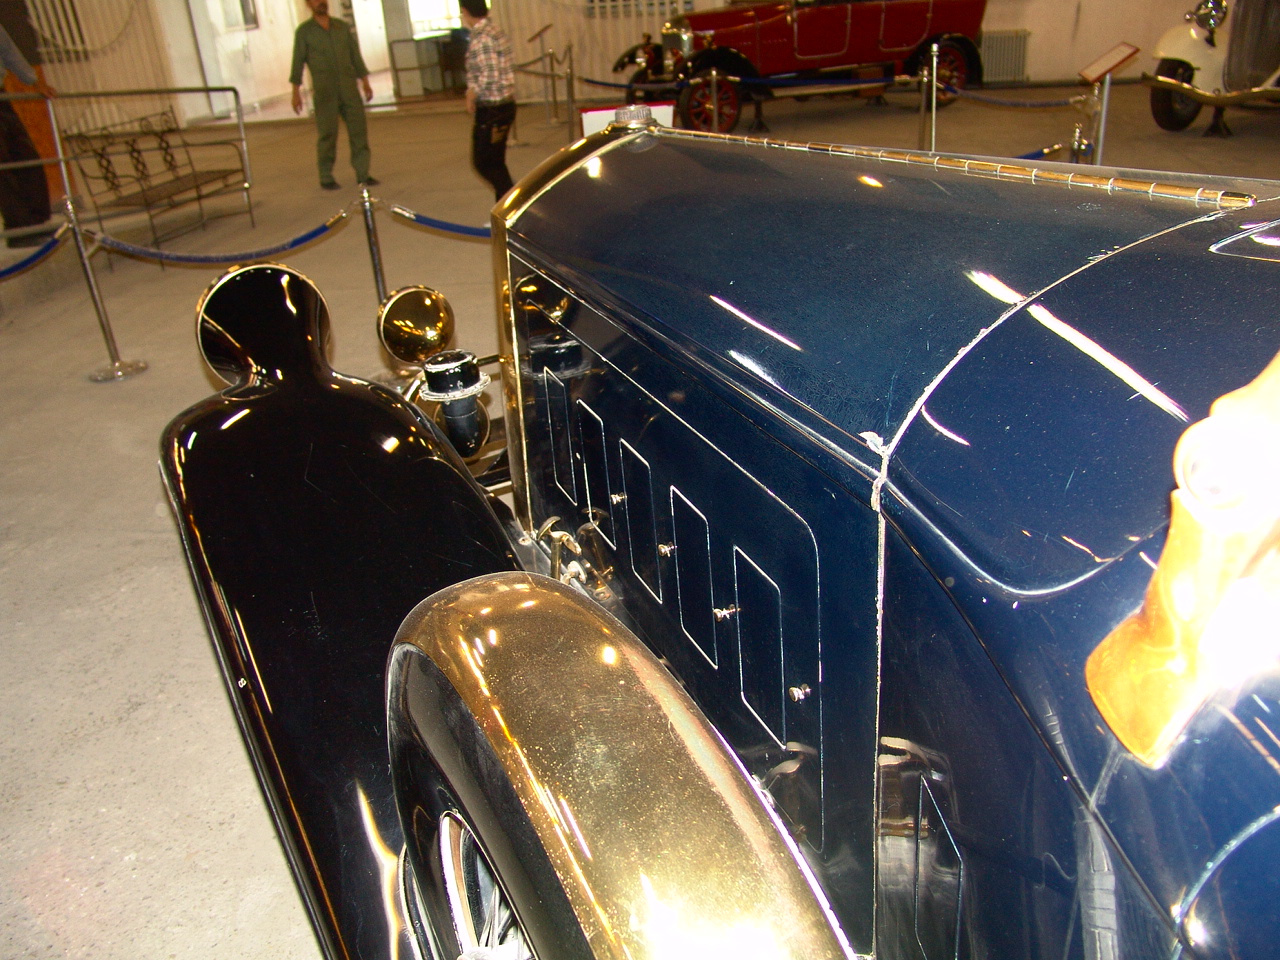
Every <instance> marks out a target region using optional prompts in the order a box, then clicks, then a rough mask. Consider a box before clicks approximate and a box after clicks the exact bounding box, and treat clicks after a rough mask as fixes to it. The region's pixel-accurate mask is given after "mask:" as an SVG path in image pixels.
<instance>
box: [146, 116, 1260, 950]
mask: <svg viewBox="0 0 1280 960" xmlns="http://www.w3.org/2000/svg"><path fill="white" fill-rule="evenodd" d="M1082 171H1084V172H1082ZM1278 198H1280V184H1276V183H1270V182H1259V181H1252V182H1242V181H1212V180H1209V179H1199V178H1189V177H1186V176H1180V175H1172V174H1171V175H1153V174H1139V173H1135V172H1133V171H1117V170H1105V169H1101V168H1078V167H1076V168H1072V167H1063V166H1056V165H1053V164H1048V165H1045V166H1042V167H1039V168H1037V169H1030V168H1027V167H1024V166H1019V165H1015V164H1013V163H1003V162H999V161H987V160H972V159H965V158H957V157H945V156H944V157H939V156H934V155H923V154H912V153H909V152H901V151H890V150H871V149H859V148H852V147H833V146H824V145H816V144H808V145H800V144H788V143H779V142H773V141H760V140H755V141H752V140H740V139H733V138H728V137H723V136H719V135H715V134H698V133H692V132H687V131H669V130H658V129H656V128H654V127H652V126H649V125H647V124H646V123H644V122H643V121H636V122H633V123H630V124H622V123H619V124H615V125H614V126H613V127H611V128H609V130H607V131H606V132H604V133H602V134H598V135H596V136H593V137H591V138H588V139H586V140H583V141H580V142H579V143H576V144H574V145H573V146H571V147H569V148H568V149H567V150H566V151H564V152H562V153H561V154H559V155H557V156H555V157H553V158H551V159H550V160H548V161H547V162H546V163H545V164H544V165H543V166H542V167H540V168H539V169H538V170H537V171H535V172H534V173H533V174H531V175H530V176H529V177H528V178H526V179H525V180H524V182H522V183H521V184H520V185H519V186H518V187H517V188H516V189H515V190H513V191H512V192H511V193H510V194H509V195H508V196H507V197H506V198H505V199H504V200H503V201H502V202H501V203H500V205H499V206H498V207H497V208H495V211H494V217H493V226H494V234H495V239H494V257H495V260H494V264H495V274H496V276H497V278H498V288H499V289H498V300H499V327H500V331H501V337H500V339H501V343H502V348H501V353H500V356H499V357H498V358H489V359H488V360H486V359H481V360H479V361H477V360H476V358H475V357H473V356H471V355H469V354H465V353H463V352H462V351H457V350H450V351H445V352H439V353H438V352H436V351H437V350H439V348H440V347H441V346H442V341H443V339H444V333H445V332H446V330H445V325H444V324H443V323H442V322H436V321H434V320H430V319H428V320H423V319H422V316H423V312H424V310H425V311H426V313H427V315H428V317H430V316H431V310H430V308H432V307H433V306H434V307H438V306H439V299H438V298H435V297H432V296H431V295H429V294H427V293H420V294H413V293H410V294H409V295H408V296H407V297H403V296H402V297H401V298H400V303H401V308H403V307H404V306H405V304H406V303H409V302H410V301H412V302H411V303H409V305H410V306H414V305H416V308H417V312H416V313H414V311H412V310H410V311H408V312H405V311H404V310H403V309H401V308H394V309H388V310H387V311H386V316H385V317H384V318H383V336H384V342H386V343H388V345H389V346H391V347H392V348H393V349H395V350H396V352H397V353H400V354H401V355H402V356H403V357H406V358H408V359H411V360H413V361H414V362H415V363H417V364H418V365H420V366H422V367H423V368H424V371H425V372H424V375H423V377H421V378H419V379H418V380H415V381H414V382H413V384H412V385H411V386H410V387H408V388H407V389H403V390H399V391H397V390H393V389H391V388H388V387H386V386H382V385H379V384H375V383H369V382H366V381H362V380H358V379H354V378H351V377H346V376H343V375H341V374H338V373H336V372H334V371H333V370H332V369H331V368H330V367H329V365H328V363H327V361H326V359H325V354H324V345H325V338H326V329H327V324H328V316H327V313H326V307H325V304H324V301H323V299H322V297H321V295H320V293H319V292H318V290H317V289H316V287H315V286H314V285H312V284H311V283H310V282H309V281H308V280H307V279H306V278H304V277H303V276H301V275H299V274H298V273H297V272H295V271H293V270H292V269H290V268H288V267H282V266H274V265H258V266H249V267H244V268H238V269H236V270H233V271H231V272H230V273H228V274H227V275H226V276H224V277H223V278H222V279H220V280H219V281H218V282H217V283H215V284H214V285H213V286H212V287H211V288H210V290H209V292H208V293H207V294H206V295H205V298H204V299H203V300H202V302H201V305H200V307H199V314H198V316H199V330H200V339H201V346H202V349H203V351H204V353H205V356H206V357H207V359H208V360H209V362H210V364H211V365H212V366H213V368H214V369H215V370H216V371H218V372H219V373H220V374H221V375H222V376H223V377H224V379H226V380H227V381H228V382H229V383H230V384H231V386H230V387H229V388H228V389H226V390H224V391H223V392H222V393H220V394H218V395H216V396H213V397H210V398H209V399H207V400H205V401H204V402H202V403H200V404H198V405H196V406H195V407H193V408H191V409H190V410H188V411H186V412H185V413H183V414H182V415H181V416H179V417H178V418H177V419H176V420H175V421H174V422H173V423H172V424H171V425H170V427H169V428H168V430H167V432H166V433H165V435H164V438H163V445H162V468H163V473H164V477H165V480H166V482H167V484H168V487H169V491H170V494H171V497H172V501H173V504H174V508H175V511H176V513H177V515H178V518H179V525H180V528H181V530H182V534H183V537H184V540H185V543H186V547H187V551H188V555H189V558H190V562H191V567H192V570H193V574H194V579H195V583H196V586H197V589H198V591H199V593H200V597H201V600H202V602H203V605H204V609H205V611H206V613H207V616H208V621H209V626H210V630H211V633H212V635H213V639H214V648H215V650H216V651H217V654H218V657H219V660H220V662H221V665H222V669H223V672H224V674H225V677H226V681H227V684H228V688H229V690H230V694H231V699H232V702H233V704H234V705H235V708H236V711H237V714H238V716H239V719H240V723H241V726H242V729H243V733H244V736H245V741H246V743H247V744H248V747H249V750H250V752H251V754H252V756H253V759H254V762H255V764H256V768H257V770H258V773H259V776H260V778H261V782H262V786H263V789H264V792H265V794H266V797H267V800H268V803H269V805H270V807H271V810H272V812H273V814H274V817H275V819H276V822H277V824H278V826H279V831H280V836H281V838H282V840H283V843H284V846H285V849H286V851H287V853H288V855H289V857H290V860H291V862H292V864H293V868H294V871H295V874H296V876H297V879H298V883H299V885H300V887H301V889H302V892H303V895H304V898H305V900H306V902H307V904H308V907H309V909H310V911H311V913H312V917H313V919H314V921H315V927H316V930H317V932H318V935H319V938H320V940H321V943H322V946H323V948H324V950H325V952H326V954H327V955H328V956H329V957H331V958H335V960H338V958H341V960H347V958H356V957H362V958H386V957H395V956H400V957H405V956H411V955H417V956H420V957H424V958H426V957H432V958H438V960H454V958H456V957H459V956H461V955H465V956H467V957H468V958H474V960H485V958H490V960H495V958H526V957H537V958H539V960H558V958H633V960H640V958H655V960H657V958H684V957H699V958H702V957H707V956H732V957H735V958H756V957H760V958H773V957H796V958H801V957H802V958H819V957H852V956H877V957H883V958H915V957H923V958H929V960H937V958H944V957H945V958H959V957H973V958H977V957H989V958H998V960H1006V958H1045V960H1048V958H1053V960H1061V958H1080V960H1111V958H1138V957H1142V958H1147V957H1151V958H1156V957H1159V958H1169V960H1174V958H1193V957H1195V958H1204V960H1208V958H1220V957H1221V958H1226V957H1241V958H1245V957H1247V958H1259V957H1270V956H1274V955H1275V954H1276V952H1277V951H1278V950H1280V947H1278V946H1277V944H1280V922H1278V918H1280V910H1277V908H1276V903H1277V899H1278V898H1280V868H1278V867H1277V864H1280V823H1278V822H1277V821H1278V820H1280V672H1278V670H1277V658H1278V657H1280V633H1278V632H1277V627H1276V625H1277V623H1280V558H1278V557H1277V541H1278V539H1280V533H1278V530H1280V527H1277V517H1278V516H1280V496H1277V493H1276V490H1277V489H1280V488H1278V487H1277V483H1276V477H1277V471H1278V463H1277V461H1278V460H1280V444H1278V443H1277V439H1278V438H1280V367H1277V365H1274V364H1272V365H1271V366H1269V364H1271V361H1272V359H1273V357H1275V356H1276V354H1277V351H1278V350H1280V311H1277V307H1276V303H1277V288H1278V286H1280V285H1278V284H1277V282H1276V281H1277V277H1280V263H1277V260H1278V259H1280V199H1278ZM673 223H678V224H679V225H680V233H679V237H678V241H679V242H676V243H673V242H672V240H673V237H672V234H671V224H673ZM447 280H448V278H440V282H441V283H442V284H447ZM415 298H416V299H415ZM415 351H416V352H415ZM491 365H497V366H499V367H500V368H501V381H502V384H503V397H504V403H503V406H504V407H505V410H504V411H502V412H501V413H500V411H499V410H497V409H495V410H494V411H492V415H491V416H490V414H489V412H487V411H486V410H485V408H484V406H483V404H479V403H477V400H476V394H477V392H478V391H479V390H481V389H482V388H483V386H484V383H483V381H484V374H483V368H484V367H486V366H491ZM1264 370H1265V371H1266V372H1265V373H1264ZM1246 385H1250V386H1248V388H1247V389H1241V388H1245V387H1246ZM424 398H425V399H424ZM1219 398H1222V399H1221V400H1220V399H1219ZM414 400H416V401H417V402H411V401H414ZM1215 402H1216V403H1215ZM1211 406H1212V407H1213V416H1212V417H1210V416H1209V414H1210V408H1211ZM495 407H496V405H495ZM1206 418H1208V419H1206ZM489 419H492V421H493V426H492V428H491V430H490V435H491V437H498V436H501V435H503V431H505V447H504V452H502V453H501V454H499V455H497V456H496V457H495V456H494V454H493V447H494V443H493V442H486V426H485V421H486V420H489ZM1200 421H1203V422H1200ZM1191 425H1194V426H1191ZM500 426H501V429H500V428H499V427H500ZM1175 447H1176V448H1177V456H1178V459H1177V466H1176V469H1175V463H1174V455H1175ZM1171 504H1172V506H1171ZM1171 517H1172V521H1171Z"/></svg>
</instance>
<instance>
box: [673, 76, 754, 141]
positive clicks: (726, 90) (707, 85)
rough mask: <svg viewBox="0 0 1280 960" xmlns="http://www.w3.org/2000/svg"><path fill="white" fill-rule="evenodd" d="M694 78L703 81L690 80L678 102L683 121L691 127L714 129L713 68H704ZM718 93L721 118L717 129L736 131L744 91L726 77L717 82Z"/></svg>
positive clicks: (693, 128)
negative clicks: (712, 101) (712, 104)
mask: <svg viewBox="0 0 1280 960" xmlns="http://www.w3.org/2000/svg"><path fill="white" fill-rule="evenodd" d="M694 80H695V81H699V82H693V83H690V84H689V85H688V86H687V87H685V88H684V89H683V90H681V91H680V99H679V101H678V103H677V106H678V107H679V110H680V123H681V124H682V125H684V126H685V127H687V128H688V129H690V130H710V129H711V128H712V120H713V116H712V109H711V71H710V70H703V71H702V72H701V73H699V74H698V75H697V77H695V78H694ZM716 93H717V99H718V101H719V103H718V105H717V106H718V113H719V120H720V123H719V126H718V127H717V128H716V129H717V130H718V132H720V133H732V132H733V130H734V128H735V127H737V125H738V120H739V119H741V117H742V93H741V91H740V90H739V89H738V85H737V84H736V83H734V82H733V81H731V80H726V79H724V78H723V77H720V78H718V79H717V81H716Z"/></svg>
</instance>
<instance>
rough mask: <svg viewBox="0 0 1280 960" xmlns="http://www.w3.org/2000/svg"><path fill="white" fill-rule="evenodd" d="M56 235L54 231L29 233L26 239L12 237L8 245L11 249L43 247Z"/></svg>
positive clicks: (7, 242)
mask: <svg viewBox="0 0 1280 960" xmlns="http://www.w3.org/2000/svg"><path fill="white" fill-rule="evenodd" d="M53 234H54V231H53V230H45V231H43V232H42V233H28V234H27V235H26V236H25V237H10V238H9V239H8V240H7V241H5V242H6V244H7V245H8V246H9V247H10V248H11V249H16V248H20V247H42V246H44V244H45V243H46V242H47V241H48V239H49V238H50V237H52V236H53Z"/></svg>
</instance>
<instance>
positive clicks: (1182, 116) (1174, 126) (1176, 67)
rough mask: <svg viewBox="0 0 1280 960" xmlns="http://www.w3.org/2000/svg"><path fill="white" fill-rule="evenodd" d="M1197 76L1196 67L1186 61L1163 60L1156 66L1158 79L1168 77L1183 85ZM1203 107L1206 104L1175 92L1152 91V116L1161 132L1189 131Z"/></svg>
mask: <svg viewBox="0 0 1280 960" xmlns="http://www.w3.org/2000/svg"><path fill="white" fill-rule="evenodd" d="M1195 74H1196V70H1195V67H1193V66H1191V64H1189V63H1187V62H1186V61H1185V60H1161V61H1160V63H1159V64H1158V65H1157V66H1156V76H1157V77H1168V78H1169V79H1170V80H1177V81H1179V82H1181V83H1190V82H1191V80H1192V78H1193V77H1195ZM1202 106H1204V104H1202V103H1200V101H1198V100H1192V99H1191V98H1190V97H1188V96H1185V95H1183V94H1181V93H1175V92H1174V91H1173V90H1159V89H1153V90H1152V91H1151V116H1153V117H1154V118H1155V121H1156V126H1158V127H1159V128H1160V129H1161V130H1170V131H1172V132H1174V133H1177V132H1178V131H1179V130H1185V129H1187V127H1189V126H1191V124H1192V123H1193V122H1194V121H1195V119H1196V117H1198V116H1199V115H1200V108H1201V107H1202Z"/></svg>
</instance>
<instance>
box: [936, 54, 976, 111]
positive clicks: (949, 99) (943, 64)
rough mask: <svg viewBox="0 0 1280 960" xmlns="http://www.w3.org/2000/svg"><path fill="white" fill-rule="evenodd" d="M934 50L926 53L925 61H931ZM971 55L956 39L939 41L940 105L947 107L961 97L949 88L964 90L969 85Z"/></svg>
mask: <svg viewBox="0 0 1280 960" xmlns="http://www.w3.org/2000/svg"><path fill="white" fill-rule="evenodd" d="M932 58H933V52H932V51H930V52H928V53H927V54H926V55H925V62H931V61H932ZM969 76H970V65H969V55H968V54H967V53H965V50H964V47H962V46H960V44H958V43H956V42H955V41H954V40H940V41H938V82H939V83H941V84H942V86H940V87H938V106H940V107H945V106H948V105H949V104H952V103H954V102H955V101H956V100H958V99H959V95H958V94H955V93H952V92H951V90H949V89H947V88H948V87H950V88H951V89H953V90H963V89H965V88H966V87H968V86H969Z"/></svg>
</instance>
